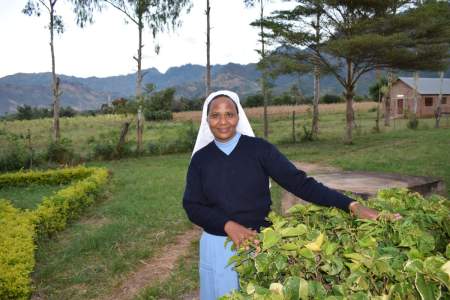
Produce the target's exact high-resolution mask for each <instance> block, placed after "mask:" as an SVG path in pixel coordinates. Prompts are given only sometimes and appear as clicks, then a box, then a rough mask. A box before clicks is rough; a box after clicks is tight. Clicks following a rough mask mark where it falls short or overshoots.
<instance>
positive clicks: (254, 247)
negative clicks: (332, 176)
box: [222, 190, 450, 300]
mask: <svg viewBox="0 0 450 300" xmlns="http://www.w3.org/2000/svg"><path fill="white" fill-rule="evenodd" d="M366 205H367V206H370V207H373V208H376V209H378V210H380V211H381V215H380V217H379V220H377V221H371V220H360V219H354V218H353V217H352V216H350V215H349V214H347V213H345V212H342V211H340V210H338V209H336V208H325V207H319V206H315V205H296V206H294V207H292V208H291V209H290V210H289V215H288V216H287V217H282V216H280V215H277V214H275V213H271V214H270V215H269V219H270V221H271V222H272V226H270V227H268V228H265V229H263V230H262V231H261V233H259V234H258V240H257V241H255V242H253V243H249V244H247V245H244V246H243V247H241V248H240V249H238V251H237V255H236V256H234V257H232V258H231V261H230V263H234V264H235V268H236V270H237V271H238V273H239V279H240V285H241V288H242V289H241V291H240V292H234V293H233V294H231V295H227V296H225V297H223V298H222V299H280V300H281V299H286V300H287V299H289V300H292V299H302V300H304V299H329V300H331V299H399V300H400V299H448V298H449V297H450V292H449V287H450V261H449V259H450V244H449V241H450V204H449V202H448V200H446V199H444V198H441V197H438V196H433V197H431V198H428V199H424V198H423V197H422V196H420V195H419V194H417V193H411V192H409V191H407V190H386V191H382V192H380V193H379V194H378V195H377V197H376V198H375V199H372V200H370V201H368V202H367V203H366ZM390 212H399V213H401V214H402V216H403V218H402V219H401V220H400V221H391V220H390V219H389V213H390Z"/></svg>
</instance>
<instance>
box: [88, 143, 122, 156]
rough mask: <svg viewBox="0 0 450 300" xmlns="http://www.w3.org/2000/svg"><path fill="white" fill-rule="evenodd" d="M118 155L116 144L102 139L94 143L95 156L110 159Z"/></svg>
mask: <svg viewBox="0 0 450 300" xmlns="http://www.w3.org/2000/svg"><path fill="white" fill-rule="evenodd" d="M116 156H117V153H116V145H114V144H113V143H111V142H110V141H101V142H97V143H95V144H94V157H95V158H98V159H104V160H110V159H113V158H115V157H116Z"/></svg>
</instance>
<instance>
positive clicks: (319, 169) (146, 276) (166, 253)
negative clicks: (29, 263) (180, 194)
mask: <svg viewBox="0 0 450 300" xmlns="http://www.w3.org/2000/svg"><path fill="white" fill-rule="evenodd" d="M294 164H295V166H296V167H297V168H299V169H301V170H303V171H305V172H306V173H307V174H312V175H314V174H318V173H328V172H334V171H338V169H337V168H333V167H329V166H324V165H318V164H310V163H300V162H294ZM300 201H302V200H301V199H299V198H297V197H295V196H294V195H292V194H291V193H289V192H286V191H284V194H283V198H282V200H281V203H282V204H281V205H282V212H283V213H284V212H285V211H286V210H287V209H288V208H289V207H291V206H292V205H294V204H297V203H299V202H300ZM200 233H201V231H200V229H199V228H198V227H195V228H194V229H191V230H189V231H187V232H185V233H184V234H182V235H180V236H178V237H177V239H176V240H175V242H174V243H171V244H170V245H167V246H166V247H164V248H163V249H162V250H161V253H162V256H159V257H156V258H152V259H149V260H148V261H144V262H143V266H141V267H140V268H139V269H137V270H136V271H135V272H133V273H132V274H131V275H130V276H128V277H127V278H126V279H125V280H124V281H123V282H122V283H121V285H120V287H118V288H116V289H115V290H114V291H113V292H112V293H111V294H110V295H108V296H106V297H102V298H100V299H101V300H110V299H114V300H129V299H133V298H134V297H136V296H137V295H138V293H139V292H140V291H141V290H142V289H144V288H145V287H148V286H149V285H150V283H152V282H158V281H164V280H165V279H167V278H168V277H169V276H170V272H171V271H172V270H173V268H174V267H175V262H176V261H177V259H178V258H179V257H180V256H182V255H184V254H185V253H186V252H187V251H188V249H189V246H190V243H191V241H193V240H195V239H198V238H199V237H200ZM100 299H99V300H100ZM181 299H182V300H195V299H199V291H192V292H190V293H188V294H185V295H183V296H182V297H181Z"/></svg>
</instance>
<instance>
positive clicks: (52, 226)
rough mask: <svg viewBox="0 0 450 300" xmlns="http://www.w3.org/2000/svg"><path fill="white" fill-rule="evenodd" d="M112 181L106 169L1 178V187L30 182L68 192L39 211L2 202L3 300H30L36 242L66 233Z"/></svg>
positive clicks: (0, 284) (0, 288) (0, 265)
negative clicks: (65, 184)
mask: <svg viewBox="0 0 450 300" xmlns="http://www.w3.org/2000/svg"><path fill="white" fill-rule="evenodd" d="M107 179H108V171H107V170H106V169H103V168H86V167H76V168H66V169H60V170H54V171H31V172H16V173H10V174H3V175H0V187H2V186H6V185H8V186H11V185H15V186H23V185H26V184H30V183H42V184H61V183H67V182H69V181H71V180H75V181H74V183H73V184H71V185H70V186H68V187H67V188H65V189H62V190H59V191H58V192H56V193H55V194H54V195H52V196H49V197H44V198H43V201H42V202H41V203H40V204H39V206H38V207H37V209H36V210H33V211H29V210H25V211H21V210H18V209H16V208H14V207H13V206H12V205H11V204H10V203H9V202H7V201H6V200H0V249H1V250H2V251H0V299H28V297H29V295H30V292H31V287H30V283H31V279H30V274H31V272H32V271H33V268H34V249H35V244H34V240H35V239H36V238H37V237H39V236H48V235H51V234H52V233H55V232H57V231H60V230H63V229H64V228H65V227H66V225H67V222H68V221H69V220H72V219H74V218H76V217H78V216H79V215H80V213H81V212H82V210H83V209H84V208H85V207H87V206H89V205H90V204H92V203H93V202H94V198H95V196H96V194H97V193H98V191H99V190H100V189H101V187H102V186H103V185H104V184H105V183H106V181H107Z"/></svg>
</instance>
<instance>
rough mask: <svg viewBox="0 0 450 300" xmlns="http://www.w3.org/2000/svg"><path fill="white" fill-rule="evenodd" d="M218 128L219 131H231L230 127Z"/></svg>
mask: <svg viewBox="0 0 450 300" xmlns="http://www.w3.org/2000/svg"><path fill="white" fill-rule="evenodd" d="M217 130H218V131H219V132H222V133H225V132H228V131H230V128H223V129H221V128H218V129H217Z"/></svg>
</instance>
